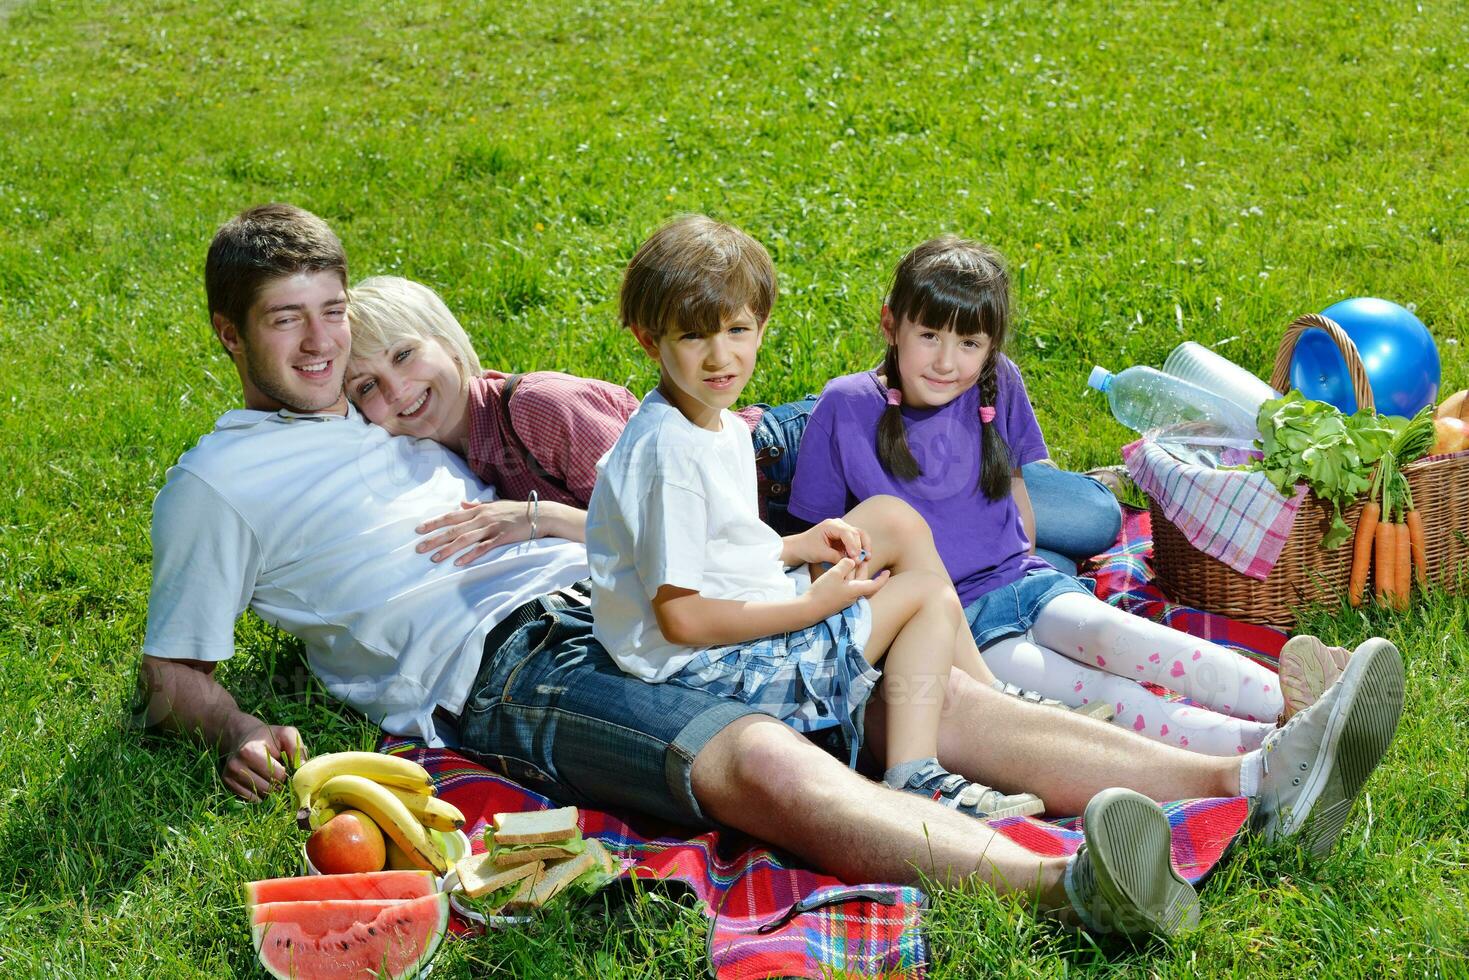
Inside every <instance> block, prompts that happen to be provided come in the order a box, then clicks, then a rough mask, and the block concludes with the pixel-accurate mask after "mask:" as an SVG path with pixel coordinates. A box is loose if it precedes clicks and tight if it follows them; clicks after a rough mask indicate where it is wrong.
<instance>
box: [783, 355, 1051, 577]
mask: <svg viewBox="0 0 1469 980" xmlns="http://www.w3.org/2000/svg"><path fill="white" fill-rule="evenodd" d="M996 382H997V391H998V393H997V396H996V399H995V402H996V404H995V423H994V424H995V425H997V426H999V432H1000V437H1001V438H1002V439H1004V440H1005V444H1006V445H1007V446H1009V447H1010V462H1011V464H1012V465H1013V466H1014V467H1016V468H1017V469H1018V468H1019V467H1021V466H1024V465H1025V464H1026V463H1032V462H1035V461H1036V460H1038V459H1045V458H1046V456H1047V455H1048V454H1047V452H1046V443H1045V440H1044V439H1043V438H1042V436H1041V427H1040V423H1038V422H1037V421H1036V418H1035V411H1034V410H1033V409H1032V408H1031V407H1030V400H1029V399H1028V398H1027V397H1026V395H1025V382H1023V381H1022V380H1021V378H1020V369H1019V368H1017V367H1016V366H1015V364H1014V362H1012V361H1011V360H1010V359H1009V358H1008V357H1005V356H1004V355H1000V361H999V364H998V365H996ZM886 408H887V389H886V388H885V387H883V385H882V383H881V382H880V381H879V380H878V376H877V372H876V371H865V372H863V373H861V374H849V375H845V376H844V377H840V378H834V379H833V380H832V381H830V382H829V383H828V384H827V386H826V388H825V389H824V390H823V391H822V392H821V399H820V400H819V401H818V402H817V403H816V409H815V410H814V411H813V412H812V413H811V421H810V423H809V425H808V426H807V428H806V431H805V434H803V435H802V436H801V446H800V451H799V453H798V455H797V457H796V476H795V479H794V480H793V481H792V483H791V502H790V512H791V513H792V514H794V515H795V516H797V517H799V518H801V519H802V520H806V521H810V522H812V523H813V524H814V523H816V522H818V521H823V520H825V519H827V518H828V517H840V516H841V515H843V514H845V513H846V512H847V511H849V510H851V509H852V508H853V507H855V506H856V505H857V504H858V503H860V502H861V501H863V500H866V499H867V498H868V497H874V496H876V495H878V494H892V495H893V496H895V497H901V498H902V499H903V500H906V501H907V502H908V503H909V504H911V505H912V506H913V508H914V509H915V510H917V511H918V512H919V513H920V514H922V515H923V517H924V519H925V520H927V521H928V526H929V527H930V528H932V529H933V539H934V543H935V544H936V545H937V546H938V552H939V557H941V558H942V559H943V561H944V567H945V568H947V569H948V572H949V578H951V579H952V580H953V582H954V588H955V589H956V590H957V591H958V593H959V598H960V599H961V600H962V601H963V602H964V604H965V605H968V604H969V603H971V602H973V601H974V600H975V599H977V598H979V597H980V596H982V595H984V594H985V593H986V592H989V591H991V590H993V589H997V588H999V587H1001V586H1003V585H1008V584H1010V583H1011V582H1014V581H1016V580H1017V579H1019V578H1020V577H1021V576H1022V575H1024V574H1025V573H1026V571H1028V570H1029V569H1031V568H1044V567H1046V563H1045V562H1044V561H1043V560H1042V559H1039V558H1036V557H1035V556H1034V555H1031V554H1030V553H1029V552H1030V540H1029V539H1028V538H1027V537H1026V534H1025V525H1024V524H1023V523H1022V522H1021V520H1020V510H1019V508H1018V507H1016V505H1015V498H1014V497H1013V496H1010V495H1007V496H1005V497H1003V498H1001V499H1000V500H996V501H991V500H989V499H988V498H986V497H985V495H984V492H983V491H982V490H980V489H979V465H980V459H981V455H982V448H981V439H980V427H979V388H978V386H975V387H973V388H970V389H969V390H968V391H966V392H964V394H962V395H960V396H959V397H958V398H956V399H954V400H953V401H951V402H949V403H948V404H947V405H944V406H942V407H940V408H927V409H915V408H904V409H903V419H904V421H905V422H906V423H907V428H908V448H909V449H911V450H912V451H913V457H914V459H916V460H917V461H918V465H919V467H920V468H922V470H923V474H922V475H921V476H919V477H918V478H917V479H916V480H900V479H898V478H897V477H895V476H893V475H892V474H891V473H889V472H888V471H887V470H885V469H883V467H882V463H880V462H879V461H878V458H877V423H878V420H879V419H880V418H881V416H882V413H883V410H884V409H886Z"/></svg>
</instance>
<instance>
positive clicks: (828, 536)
mask: <svg viewBox="0 0 1469 980" xmlns="http://www.w3.org/2000/svg"><path fill="white" fill-rule="evenodd" d="M791 545H792V547H791V548H790V549H789V552H788V554H787V555H785V556H783V557H785V558H786V561H787V562H788V563H791V564H794V563H797V562H805V563H810V562H822V563H823V564H826V563H832V562H838V561H841V560H842V559H843V558H850V559H852V560H853V562H855V563H857V569H856V571H857V573H858V575H859V577H865V572H866V564H867V559H866V557H865V556H866V554H867V553H870V551H871V549H872V542H871V540H870V539H869V538H868V536H867V532H866V531H864V530H862V529H861V528H859V527H854V526H853V525H851V524H848V523H847V522H846V521H844V520H842V519H841V518H839V517H832V518H828V519H827V520H824V521H822V522H821V523H820V524H817V525H816V526H815V527H813V528H810V529H809V530H806V531H803V532H801V533H800V534H797V535H795V537H794V540H792V541H791Z"/></svg>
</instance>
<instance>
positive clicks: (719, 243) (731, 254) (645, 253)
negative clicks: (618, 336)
mask: <svg viewBox="0 0 1469 980" xmlns="http://www.w3.org/2000/svg"><path fill="white" fill-rule="evenodd" d="M775 295H776V288H775V267H774V266H773V265H772V264H771V262H770V254H769V253H768V252H766V251H765V248H764V246H762V245H761V244H760V243H759V242H757V241H755V239H753V238H751V237H750V236H749V235H747V234H745V233H744V232H742V231H740V230H739V229H738V228H736V227H734V226H733V225H727V224H724V223H723V222H721V221H715V220H714V219H713V218H708V217H705V216H704V215H702V214H688V215H684V216H682V217H680V218H675V219H674V220H673V221H670V222H669V223H668V224H666V225H664V226H663V227H662V228H659V229H658V230H657V231H655V232H653V234H652V236H651V237H649V239H648V240H647V241H646V242H644V243H643V245H642V247H641V248H639V249H638V251H637V254H636V255H634V256H633V257H632V261H631V262H629V263H628V264H627V272H626V273H625V274H624V275H623V277H622V295H621V301H620V312H621V316H622V325H623V326H624V327H633V326H636V327H638V328H640V329H642V330H645V331H647V332H648V333H649V334H650V335H652V337H653V339H654V340H659V339H661V338H662V337H664V336H665V335H666V334H668V333H671V332H672V331H674V330H677V331H679V332H683V333H694V334H698V335H699V336H701V337H703V336H708V335H709V334H712V333H717V332H718V331H719V329H720V327H721V326H722V325H723V324H724V322H725V321H727V320H729V319H731V318H732V317H735V316H738V315H739V314H740V313H741V312H743V311H744V310H746V309H748V310H749V311H750V312H751V313H752V314H753V315H754V317H755V319H756V320H757V321H758V322H759V323H760V324H761V325H764V323H765V321H766V320H767V319H768V318H769V317H770V308H771V307H772V306H774V305H775Z"/></svg>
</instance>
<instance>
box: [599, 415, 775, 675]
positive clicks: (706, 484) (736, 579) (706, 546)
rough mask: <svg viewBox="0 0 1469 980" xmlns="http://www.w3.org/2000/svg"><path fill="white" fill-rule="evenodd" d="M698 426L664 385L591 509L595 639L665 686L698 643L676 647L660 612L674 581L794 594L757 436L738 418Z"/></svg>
mask: <svg viewBox="0 0 1469 980" xmlns="http://www.w3.org/2000/svg"><path fill="white" fill-rule="evenodd" d="M720 423H721V427H720V429H719V431H717V432H715V431H711V430H709V429H703V428H700V427H699V426H696V425H694V424H693V423H692V422H690V421H689V420H688V419H686V418H684V416H683V413H682V412H680V411H679V410H678V409H677V408H675V407H673V406H672V405H670V404H669V403H668V401H667V400H665V399H664V398H663V396H662V395H660V394H659V393H658V392H657V391H656V390H655V391H653V392H650V393H649V394H648V396H647V397H646V398H644V399H643V402H642V405H641V406H640V407H639V408H638V410H637V412H636V413H634V415H633V417H632V418H631V419H629V420H628V423H627V428H625V429H624V430H623V432H622V436H621V438H619V439H618V440H617V444H616V445H614V446H613V447H612V449H611V450H610V451H608V453H607V455H606V456H604V457H602V459H601V460H600V461H599V462H598V463H597V484H596V488H595V489H594V490H593V491H592V499H591V502H590V504H589V505H588V507H587V564H588V566H589V567H590V569H591V577H592V616H593V622H594V628H595V632H596V637H597V639H598V640H599V641H601V643H602V645H603V646H604V647H606V648H607V651H608V653H610V654H611V655H612V658H613V659H614V660H616V661H617V664H618V666H620V667H621V668H622V669H623V670H624V671H626V672H627V673H629V674H632V675H633V676H634V677H640V678H642V679H643V680H646V681H661V680H664V679H666V678H667V677H669V676H670V675H672V674H674V673H677V672H678V670H679V669H680V668H681V667H683V665H684V664H686V663H688V661H689V660H690V659H692V658H693V657H694V655H695V654H697V653H698V652H699V651H698V648H694V647H686V646H679V645H677V644H674V643H670V642H668V640H667V639H665V638H664V636H663V632H662V631H661V630H660V629H659V628H658V620H657V618H656V617H655V616H654V615H653V601H652V600H653V596H654V595H656V594H657V592H658V589H659V588H660V587H661V586H664V585H672V586H675V587H677V588H681V589H691V590H693V591H695V592H698V593H699V594H700V595H703V596H705V597H707V598H710V599H735V600H744V601H753V602H775V601H780V600H785V599H793V598H795V596H796V585H795V583H794V582H793V581H792V580H791V579H790V578H788V577H787V576H786V575H785V571H784V568H783V567H782V565H781V560H780V552H781V540H780V535H778V534H776V533H775V531H774V530H772V529H771V528H770V527H769V526H768V525H766V524H765V523H763V522H762V521H761V520H760V508H759V504H758V502H757V500H756V496H755V454H754V449H753V447H752V445H751V442H750V430H749V427H748V426H746V425H745V423H744V422H742V421H741V420H740V418H739V416H737V415H735V414H734V413H733V412H729V411H724V412H721V413H720Z"/></svg>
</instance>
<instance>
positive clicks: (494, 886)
mask: <svg viewBox="0 0 1469 980" xmlns="http://www.w3.org/2000/svg"><path fill="white" fill-rule="evenodd" d="M543 868H544V865H542V863H541V862H540V861H530V862H527V863H525V864H517V865H515V866H514V867H512V868H498V867H496V866H495V863H494V861H493V857H492V855H491V854H490V853H488V852H487V853H485V854H474V855H471V856H470V857H467V858H462V859H461V860H459V861H457V862H455V864H454V870H455V871H457V872H458V873H459V885H460V887H462V888H463V889H464V894H465V895H466V896H467V897H469V898H472V899H475V900H476V901H475V904H476V905H477V906H479V907H480V908H481V909H483V910H484V911H485V913H486V914H488V915H496V914H498V913H499V911H500V910H501V909H502V908H504V907H505V906H506V905H509V904H511V903H512V902H516V901H523V900H524V899H526V898H527V897H528V896H529V895H530V891H531V889H532V888H533V887H535V883H536V882H537V881H539V880H540V877H541V872H542V869H543Z"/></svg>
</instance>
